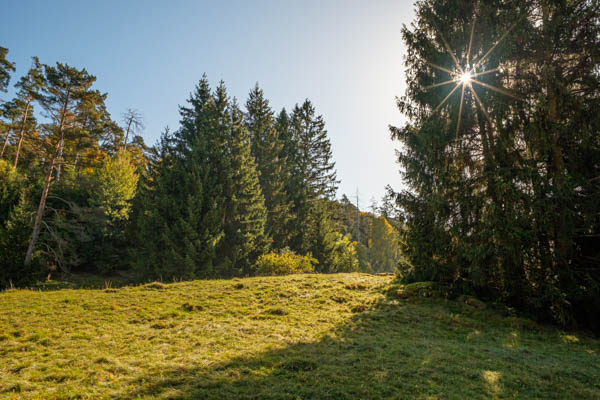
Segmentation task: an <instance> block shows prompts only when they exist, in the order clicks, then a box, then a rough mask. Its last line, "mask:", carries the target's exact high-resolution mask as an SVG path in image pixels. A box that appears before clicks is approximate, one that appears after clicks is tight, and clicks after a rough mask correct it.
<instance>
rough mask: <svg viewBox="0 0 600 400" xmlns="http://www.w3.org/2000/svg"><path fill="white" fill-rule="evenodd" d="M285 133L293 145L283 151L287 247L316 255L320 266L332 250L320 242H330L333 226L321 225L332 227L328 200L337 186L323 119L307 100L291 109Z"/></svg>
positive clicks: (328, 245) (328, 244)
mask: <svg viewBox="0 0 600 400" xmlns="http://www.w3.org/2000/svg"><path fill="white" fill-rule="evenodd" d="M289 131H290V134H289V143H290V144H293V146H292V145H290V146H289V148H288V149H287V150H288V151H289V152H290V156H289V158H288V160H289V162H288V167H289V171H290V178H289V183H288V185H287V191H288V195H289V196H290V199H291V200H292V202H293V209H292V210H293V214H294V220H293V221H292V223H291V227H292V229H293V230H292V232H294V236H293V237H292V240H291V241H290V243H291V248H292V249H293V250H295V251H297V252H301V253H308V252H316V253H319V255H320V259H319V257H317V259H318V260H319V262H320V263H323V262H324V261H326V260H327V259H328V258H330V257H329V256H328V255H327V254H326V250H327V249H332V248H333V244H332V243H324V242H323V241H332V240H333V236H332V235H329V232H330V231H333V230H334V229H333V226H330V227H324V226H323V224H330V225H332V224H333V221H332V219H331V214H332V210H331V205H330V204H329V202H328V199H331V198H332V197H333V196H334V195H335V192H336V190H337V183H338V181H337V180H336V172H335V169H334V168H335V163H334V162H332V161H331V156H332V154H331V144H330V142H329V138H328V137H327V131H326V130H325V122H324V121H323V117H321V116H317V115H316V114H315V109H314V107H313V105H312V104H311V102H310V101H309V100H306V101H305V102H304V103H303V104H302V106H298V105H296V106H295V108H294V111H293V112H292V115H291V118H290V121H289ZM317 220H318V224H317ZM321 268H325V266H324V265H321Z"/></svg>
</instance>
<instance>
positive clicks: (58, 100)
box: [25, 63, 105, 265]
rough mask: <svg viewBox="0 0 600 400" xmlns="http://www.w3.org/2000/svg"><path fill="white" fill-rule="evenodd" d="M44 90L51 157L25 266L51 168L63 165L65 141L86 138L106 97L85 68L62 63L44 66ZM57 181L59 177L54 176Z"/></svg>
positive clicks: (43, 206) (27, 260)
mask: <svg viewBox="0 0 600 400" xmlns="http://www.w3.org/2000/svg"><path fill="white" fill-rule="evenodd" d="M43 68H44V76H43V89H42V91H41V93H40V97H39V99H40V103H41V105H42V108H43V109H44V111H45V112H46V113H47V114H48V115H49V116H50V118H51V119H52V124H50V125H48V141H49V142H50V149H49V151H50V154H49V157H48V162H47V173H46V177H45V179H44V187H43V190H42V194H41V197H40V201H39V205H38V209H37V212H36V215H35V219H34V224H33V231H32V234H31V239H30V241H29V246H28V249H27V254H26V256H25V264H26V265H27V264H29V263H30V262H31V260H32V258H33V252H34V250H35V246H36V242H37V239H38V236H39V233H40V227H41V223H42V218H43V214H44V211H45V210H46V199H47V198H48V193H49V190H50V185H51V182H52V176H53V171H54V169H55V168H56V167H57V166H58V165H60V163H62V161H63V160H62V155H63V149H64V146H65V140H66V139H71V140H74V141H75V143H76V142H77V139H78V138H80V137H85V136H87V135H89V131H88V129H89V126H90V125H91V124H93V123H94V122H95V120H96V119H97V117H98V114H97V113H96V112H95V111H96V110H97V107H102V106H103V102H104V98H105V96H102V95H99V94H98V92H96V91H94V90H92V89H91V86H92V84H93V83H94V81H95V80H96V78H95V77H94V76H92V75H90V74H88V72H87V71H86V70H85V69H82V70H77V69H76V68H73V67H70V66H68V65H65V64H61V63H56V67H52V66H48V65H44V66H43ZM57 178H58V176H57Z"/></svg>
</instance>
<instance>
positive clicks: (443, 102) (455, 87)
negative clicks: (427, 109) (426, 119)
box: [431, 85, 461, 115]
mask: <svg viewBox="0 0 600 400" xmlns="http://www.w3.org/2000/svg"><path fill="white" fill-rule="evenodd" d="M460 86H461V85H456V86H454V89H452V91H451V92H450V93H448V96H446V97H445V98H444V100H442V102H441V103H440V104H439V105H438V106H437V107H436V108H435V110H433V113H432V114H431V115H434V114H435V113H437V112H438V110H439V109H440V108H442V106H443V105H444V104H445V103H446V101H448V99H449V98H450V96H452V94H454V92H456V89H458V88H459V87H460Z"/></svg>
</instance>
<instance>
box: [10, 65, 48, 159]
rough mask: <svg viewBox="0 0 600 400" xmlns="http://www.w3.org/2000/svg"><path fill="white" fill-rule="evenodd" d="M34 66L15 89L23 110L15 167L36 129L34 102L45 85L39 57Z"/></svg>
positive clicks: (17, 100) (17, 101)
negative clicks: (28, 136) (29, 133)
mask: <svg viewBox="0 0 600 400" xmlns="http://www.w3.org/2000/svg"><path fill="white" fill-rule="evenodd" d="M32 64H33V65H32V67H31V68H30V69H29V72H27V74H26V75H25V76H24V77H22V78H21V79H20V81H19V83H17V84H16V85H15V87H16V88H17V89H19V91H18V92H17V99H16V100H15V102H16V103H17V104H20V105H21V107H20V108H22V109H23V111H22V115H21V116H20V121H19V134H18V138H17V145H16V150H15V161H14V164H13V165H14V166H15V167H16V166H17V164H18V163H19V155H20V153H21V147H22V145H23V140H24V139H25V136H26V133H27V132H31V131H33V130H34V129H35V126H36V121H35V118H34V117H33V114H34V110H33V105H32V102H33V101H34V100H36V99H37V98H38V97H39V92H40V90H41V89H42V87H43V85H44V78H43V71H42V66H41V65H40V62H39V60H38V58H37V57H33V60H32Z"/></svg>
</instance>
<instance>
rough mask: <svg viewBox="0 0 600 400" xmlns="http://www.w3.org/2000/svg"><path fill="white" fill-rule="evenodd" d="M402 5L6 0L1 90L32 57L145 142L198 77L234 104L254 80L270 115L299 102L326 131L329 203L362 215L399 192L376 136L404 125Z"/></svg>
mask: <svg viewBox="0 0 600 400" xmlns="http://www.w3.org/2000/svg"><path fill="white" fill-rule="evenodd" d="M412 3H413V2H412V1H408V0H377V1H364V0H356V1H354V0H344V1H342V0H303V1H291V0H289V1H286V0H272V1H266V0H265V1H258V0H256V1H251V0H242V1H211V2H208V1H199V0H195V1H182V0H177V1H167V0H164V1H150V0H145V1H141V0H127V1H125V0H124V1H117V0H102V1H100V0H97V1H81V0H80V1H75V0H73V1H61V0H52V1H48V0H41V1H29V0H18V1H16V0H15V1H6V2H4V4H3V7H2V14H3V15H2V23H0V46H4V47H8V49H9V54H8V58H9V59H10V60H11V61H16V63H17V72H16V74H15V75H14V76H13V79H12V80H11V84H13V83H15V82H16V80H17V77H18V76H20V75H22V74H23V73H24V72H25V71H26V70H27V68H28V67H29V65H30V57H31V56H38V57H39V58H40V60H41V62H43V63H46V64H53V63H54V62H56V61H60V62H64V63H67V64H69V65H71V66H74V67H78V68H82V67H85V68H86V69H87V70H88V72H90V73H91V74H93V75H95V76H96V77H97V78H98V79H97V84H96V87H97V88H98V89H99V90H101V91H103V92H108V107H109V111H110V112H111V114H112V116H113V118H114V119H116V120H119V119H120V115H121V113H122V112H124V111H125V110H126V109H127V108H135V109H138V110H140V111H141V112H142V114H143V115H144V120H145V125H146V129H145V131H144V133H143V136H144V138H145V140H146V142H147V143H148V144H154V143H155V142H156V139H157V138H158V136H159V135H160V132H161V131H162V129H163V128H164V127H165V126H167V125H168V126H169V127H170V128H171V129H176V128H177V127H178V121H179V115H178V111H177V110H178V108H177V106H178V105H179V104H183V103H184V102H185V100H186V99H187V98H188V97H189V93H190V92H191V91H192V90H193V88H194V85H195V84H196V83H197V82H198V80H199V79H200V77H201V76H202V73H204V72H206V73H207V74H208V78H209V80H210V81H211V83H212V84H213V85H214V84H215V83H216V82H218V81H219V80H221V79H222V80H224V81H225V83H226V85H227V87H228V89H229V93H230V95H232V96H236V97H237V98H238V99H239V101H240V102H242V103H244V102H245V100H246V97H247V93H248V91H249V90H250V89H251V88H252V87H253V85H254V83H255V82H259V85H260V86H261V87H262V88H263V89H264V91H265V94H266V96H267V98H268V99H269V100H270V102H271V106H272V107H273V108H274V109H275V110H276V111H279V109H281V108H282V107H286V108H287V109H288V110H289V109H291V108H292V107H293V106H294V104H295V103H298V102H302V101H303V100H304V99H305V98H309V99H310V100H311V101H312V102H313V103H314V104H315V106H316V109H317V112H318V113H320V114H322V115H323V117H324V118H325V122H326V126H327V129H328V131H329V136H330V138H331V143H332V149H333V156H334V160H335V161H336V167H337V171H338V178H339V179H341V181H342V183H341V185H340V189H339V190H338V196H339V197H341V195H342V194H343V193H346V194H349V195H354V193H355V191H356V188H357V187H358V189H359V191H360V198H361V203H362V204H361V208H363V206H365V207H366V206H367V203H368V201H369V199H370V198H371V197H372V196H374V197H376V198H377V199H379V198H380V197H381V196H382V194H383V188H384V186H385V185H386V184H388V183H389V184H391V185H392V186H393V187H394V188H395V189H398V188H399V187H400V185H401V180H400V176H399V173H398V166H397V164H396V163H395V156H394V149H395V148H396V147H397V146H398V143H394V142H392V141H391V140H390V139H389V132H388V128H387V127H388V124H393V125H398V124H401V122H402V120H403V117H402V116H401V115H400V113H399V112H398V110H397V108H396V105H395V100H394V98H395V96H399V95H402V94H403V93H404V87H405V85H404V66H403V53H404V46H403V43H402V40H401V35H400V29H401V27H402V24H403V23H407V24H408V23H410V21H411V20H412V19H413V16H414V13H413V4H412Z"/></svg>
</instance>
